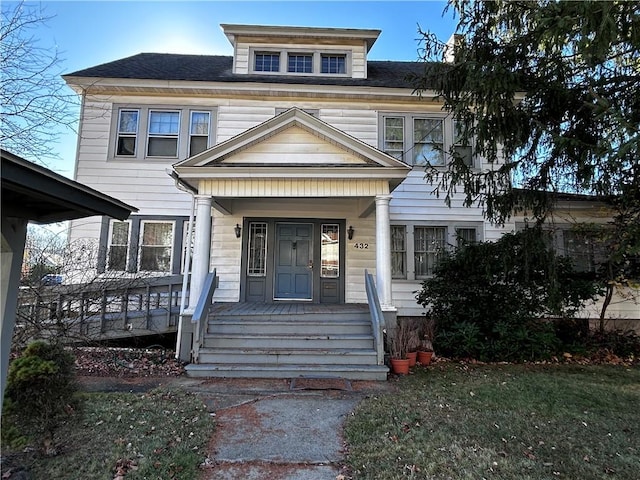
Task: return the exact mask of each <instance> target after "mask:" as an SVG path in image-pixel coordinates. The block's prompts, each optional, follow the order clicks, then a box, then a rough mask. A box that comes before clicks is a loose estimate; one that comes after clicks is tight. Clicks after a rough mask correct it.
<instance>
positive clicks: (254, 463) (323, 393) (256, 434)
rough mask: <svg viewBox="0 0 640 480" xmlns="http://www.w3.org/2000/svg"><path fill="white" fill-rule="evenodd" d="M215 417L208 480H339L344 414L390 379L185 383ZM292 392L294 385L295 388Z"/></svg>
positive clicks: (386, 386)
mask: <svg viewBox="0 0 640 480" xmlns="http://www.w3.org/2000/svg"><path fill="white" fill-rule="evenodd" d="M182 384H183V386H185V388H188V389H190V390H192V391H196V392H198V393H199V394H200V395H202V396H203V398H204V399H205V402H206V404H207V406H208V407H209V409H210V410H211V411H212V412H213V413H215V415H216V431H215V434H214V436H213V438H212V441H211V443H210V448H209V458H208V462H207V463H208V464H209V467H208V469H207V470H206V475H205V477H204V478H205V479H207V480H214V479H215V480H236V479H243V480H262V479H273V480H276V479H278V480H335V479H336V477H338V475H340V473H341V468H342V465H343V463H344V456H343V446H344V443H343V438H342V426H343V422H344V420H345V417H346V416H347V415H349V413H350V412H351V411H353V409H354V408H355V407H356V405H357V404H358V403H359V402H360V401H361V400H362V399H363V398H364V397H365V396H366V395H367V394H369V393H374V392H378V393H379V392H381V391H388V390H389V389H390V385H389V384H388V383H386V382H345V381H339V380H331V381H326V380H304V381H302V380H296V381H295V382H294V383H293V385H291V381H287V380H259V379H252V380H209V381H205V382H202V381H200V380H197V379H192V380H184V381H183V382H182ZM292 387H293V388H292Z"/></svg>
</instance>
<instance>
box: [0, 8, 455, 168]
mask: <svg viewBox="0 0 640 480" xmlns="http://www.w3.org/2000/svg"><path fill="white" fill-rule="evenodd" d="M25 3H28V4H31V5H40V6H41V7H42V10H43V15H44V16H46V17H52V18H50V19H49V20H47V21H46V23H44V24H43V25H42V27H41V28H38V30H37V31H34V32H32V33H33V34H34V35H35V36H36V38H37V39H38V41H39V46H40V47H42V48H57V51H58V56H59V57H60V58H61V59H62V62H61V68H62V72H63V73H71V72H74V71H76V70H80V69H83V68H87V67H91V66H95V65H99V64H101V63H105V62H109V61H112V60H117V59H120V58H124V57H128V56H130V55H135V54H137V53H141V52H156V53H190V54H205V55H231V54H232V49H231V44H230V43H229V41H228V40H227V38H226V37H225V36H224V34H223V33H222V30H221V29H220V24H222V23H237V24H251V25H254V24H258V25H288V26H309V27H342V28H368V29H379V30H381V31H382V33H381V34H380V37H379V38H378V40H377V42H376V44H375V45H374V46H373V48H372V50H371V52H370V53H369V58H370V59H372V60H408V61H412V60H416V59H417V58H418V47H419V44H418V33H417V29H418V25H419V26H420V27H421V28H422V29H423V30H431V31H433V32H434V33H436V34H437V35H438V36H439V37H440V38H441V39H442V40H447V39H448V38H449V37H450V36H451V34H452V33H453V30H454V28H455V19H454V18H453V16H452V14H451V13H446V14H444V15H443V10H444V7H445V2H441V1H409V2H407V1H351V2H342V1H328V0H325V1H301V0H298V1H284V2H272V1H257V2H256V1H253V2H249V1H211V0H201V1H180V2H176V1H160V2H158V1H142V0H138V1H129V2H121V1H63V2H59V1H46V0H43V1H39V2H33V1H27V2H25ZM12 5H15V3H14V2H7V1H3V2H2V8H3V9H5V8H11V6H12ZM54 148H55V150H56V153H57V154H58V156H59V157H61V161H59V162H58V163H56V164H49V167H50V168H52V169H53V170H55V171H57V172H59V173H61V174H63V175H66V176H68V177H72V175H73V165H74V162H75V155H76V134H75V133H73V132H70V131H66V132H63V134H62V135H61V137H60V142H59V143H58V144H57V145H55V146H54Z"/></svg>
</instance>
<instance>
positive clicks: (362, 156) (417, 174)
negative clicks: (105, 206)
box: [64, 25, 515, 378]
mask: <svg viewBox="0 0 640 480" xmlns="http://www.w3.org/2000/svg"><path fill="white" fill-rule="evenodd" d="M222 29H223V31H224V33H225V35H226V36H227V38H228V39H229V41H230V42H231V44H232V46H233V52H234V53H233V56H232V57H228V56H199V55H175V54H156V53H142V54H138V55H134V56H132V57H129V58H124V59H121V60H116V61H113V62H110V63H106V64H103V65H98V66H95V67H91V68H87V69H85V70H80V71H77V72H74V73H71V74H69V75H65V76H64V79H65V81H66V82H67V83H68V85H70V86H71V87H72V88H73V89H74V90H75V91H76V92H77V93H78V94H79V95H81V97H82V113H81V124H80V127H81V128H80V138H79V144H78V158H77V166H76V179H77V180H78V181H80V182H83V183H85V184H87V185H91V186H94V187H96V188H99V189H100V190H101V191H103V192H105V193H107V194H109V195H112V196H114V197H117V198H119V199H121V200H122V201H123V202H126V203H129V204H131V205H135V206H136V207H137V208H138V209H139V212H138V213H137V214H136V215H132V216H131V218H130V219H129V220H127V221H113V220H109V219H107V218H95V220H94V221H93V222H87V221H82V222H76V223H73V224H72V226H71V233H70V236H71V239H72V240H73V239H77V238H85V237H91V238H96V239H100V245H101V246H102V247H103V248H102V249H101V251H103V252H104V254H103V255H102V256H101V260H100V264H99V265H97V266H96V267H97V268H98V270H99V271H102V270H105V269H116V270H126V271H130V272H137V271H153V272H157V273H158V274H179V273H181V269H182V264H183V259H184V255H185V251H187V250H188V249H187V243H189V242H188V241H187V239H188V238H189V237H188V231H189V228H188V226H189V224H190V222H189V219H190V218H191V214H192V212H193V213H194V214H195V215H194V216H195V235H194V240H193V244H194V256H193V269H192V276H191V281H190V299H191V300H190V305H189V306H188V307H189V308H188V310H187V313H192V312H193V310H194V308H195V303H196V300H197V298H198V297H199V296H200V293H201V292H202V291H203V288H204V287H203V285H204V283H205V277H206V275H207V273H208V272H210V271H212V270H213V269H215V271H216V273H217V277H218V285H217V288H216V290H215V293H214V297H213V298H214V302H215V304H216V305H221V304H224V305H227V306H228V304H229V303H232V304H236V305H244V306H246V305H262V306H264V308H267V307H269V308H272V309H275V310H272V315H273V312H274V311H275V312H276V313H278V312H279V313H283V312H282V309H283V306H284V305H287V306H291V305H294V306H296V309H302V310H304V311H306V312H307V314H306V315H307V316H306V317H304V318H302V319H298V320H297V322H298V323H297V324H296V325H298V326H302V325H303V324H304V323H305V322H306V321H307V320H305V319H309V318H311V316H310V314H309V310H310V308H311V307H310V306H314V308H316V309H320V310H322V309H323V307H326V309H325V310H326V311H329V312H331V313H330V317H329V318H322V319H316V320H314V321H313V322H312V325H311V326H310V327H309V328H310V332H307V337H306V341H305V340H302V342H301V343H296V342H293V341H292V340H291V339H290V338H285V339H274V340H273V343H272V344H269V340H268V339H269V338H272V337H269V336H268V335H266V334H265V333H264V332H261V334H262V335H263V337H264V338H261V340H262V341H263V342H264V345H262V344H261V345H262V346H259V345H258V343H259V342H258V343H256V342H250V341H249V340H246V339H244V340H242V341H240V339H239V336H240V333H241V332H242V333H243V334H245V333H246V332H247V329H248V327H247V321H246V317H245V318H244V320H245V323H244V325H243V326H236V328H237V329H238V330H237V331H236V330H234V331H233V332H232V334H229V335H231V337H229V338H227V337H224V335H227V333H228V332H227V333H224V332H225V328H223V327H219V326H215V325H213V322H215V320H212V324H211V325H209V327H208V328H209V331H208V333H205V338H204V343H202V344H201V345H200V346H201V347H202V348H204V350H202V349H200V350H198V348H197V346H196V347H195V348H194V345H195V343H197V340H196V341H194V344H192V343H191V333H190V332H191V329H190V327H189V323H188V322H186V321H183V324H182V327H183V331H182V332H181V335H185V336H186V338H187V340H186V341H184V342H183V345H185V347H184V348H183V350H186V353H185V351H183V352H182V356H183V357H185V358H188V353H189V351H191V353H192V354H194V353H195V355H194V356H193V357H192V360H194V361H198V362H199V363H200V364H204V363H209V364H210V365H209V367H208V368H209V369H208V370H207V372H206V373H202V374H219V375H246V376H250V375H252V376H255V375H262V374H265V373H264V372H262V373H257V372H256V371H255V370H253V371H251V372H249V371H248V370H247V369H243V368H240V367H238V366H237V365H238V363H239V361H237V362H235V363H234V366H233V367H228V368H226V367H225V368H222V367H219V365H218V364H219V363H220V362H221V360H214V356H213V354H212V355H211V356H210V357H206V358H209V360H204V359H205V355H204V354H205V353H207V352H208V353H211V351H210V350H213V349H214V347H215V346H216V345H217V347H218V348H228V349H232V348H235V354H236V355H237V356H239V352H241V353H242V354H246V353H248V352H252V353H255V351H256V350H258V349H263V350H264V351H262V353H264V355H265V356H263V357H259V358H258V357H256V358H254V360H253V361H250V362H249V363H251V364H260V363H262V364H269V365H280V364H281V363H286V361H287V360H288V361H289V362H290V363H292V364H299V363H302V360H301V359H300V358H299V357H296V356H295V352H298V351H301V350H303V346H302V345H304V346H305V347H304V348H312V342H311V341H310V339H311V337H313V334H317V335H316V336H323V335H324V336H325V337H331V336H332V335H333V334H335V335H336V336H337V335H339V334H343V335H351V334H347V333H344V332H343V333H336V331H335V330H334V331H331V332H328V333H327V332H326V331H325V330H323V328H325V327H326V324H330V323H331V320H335V319H336V318H339V317H341V316H342V313H340V308H343V310H349V308H352V309H353V308H355V307H356V306H360V305H362V304H366V303H367V301H368V299H367V294H366V289H365V270H368V271H369V272H371V273H374V274H375V278H376V282H375V283H376V287H377V292H378V295H379V299H380V304H381V309H382V311H383V312H384V316H385V317H386V318H387V321H389V320H392V319H395V317H396V316H416V315H421V313H422V307H420V306H419V305H418V304H417V303H416V301H415V293H414V292H415V291H416V290H417V289H418V288H419V285H420V282H421V280H422V279H424V278H426V277H428V276H429V275H430V274H431V272H432V268H433V265H434V263H435V261H436V257H437V252H438V250H439V249H440V248H442V247H444V246H446V245H455V244H456V242H457V241H458V238H459V237H462V238H464V239H467V240H469V239H471V240H478V241H480V240H494V239H496V238H498V237H499V236H500V235H501V234H502V233H503V232H505V231H511V230H513V229H514V228H515V223H513V224H507V225H504V226H502V227H496V226H493V225H491V224H489V223H488V222H486V221H484V219H483V215H482V211H481V209H480V208H465V207H463V206H462V201H461V198H460V199H457V201H456V199H454V201H453V202H452V205H451V207H447V206H446V205H445V204H444V202H443V200H442V199H441V198H437V197H436V196H435V195H434V194H433V193H432V188H431V186H430V185H427V184H426V183H425V180H424V178H423V177H424V165H425V164H426V163H427V162H429V163H431V164H432V165H440V164H444V163H445V162H447V158H446V156H445V155H443V154H442V153H440V150H439V149H438V147H444V150H445V151H446V150H448V148H449V147H450V146H452V145H457V144H456V142H457V138H456V125H454V122H453V121H452V120H451V118H449V117H447V115H446V113H445V112H443V110H442V109H441V104H440V103H438V102H437V101H434V100H432V99H431V97H430V95H428V92H427V94H424V95H422V96H421V97H418V96H417V95H416V94H415V93H414V89H413V87H412V85H411V83H410V82H409V81H408V80H407V75H408V74H410V73H416V74H419V73H420V71H421V69H423V68H424V66H423V64H421V63H419V62H396V61H369V60H368V59H367V54H368V52H369V51H370V49H371V48H372V46H373V45H374V43H375V42H376V40H377V38H378V36H379V34H380V31H379V30H363V29H343V28H307V27H277V26H255V25H222ZM457 147H458V148H459V152H460V153H461V154H463V155H464V156H465V158H466V159H467V161H468V162H470V165H471V166H472V167H473V168H477V169H483V168H489V166H488V165H487V164H485V163H483V159H482V158H477V157H475V156H473V155H472V152H471V146H469V145H464V144H459V145H457ZM329 306H331V307H329ZM303 307H304V308H303ZM278 308H280V310H278ZM336 309H337V310H336ZM302 310H301V311H302ZM214 317H215V316H214ZM220 318H222V316H220ZM252 318H253V317H252ZM269 318H270V319H271V321H272V323H273V322H275V320H274V319H273V316H271V317H269ZM263 320H264V319H263ZM220 321H221V322H223V323H224V322H225V321H229V322H230V320H229V319H227V318H226V317H225V318H222V320H220ZM266 321H268V320H266ZM294 321H295V320H294ZM309 321H311V320H309ZM227 327H228V326H227ZM229 328H230V327H229ZM282 328H283V329H285V330H286V328H285V327H284V326H283V327H282ZM366 328H368V329H369V330H368V333H367V335H371V325H370V324H369V325H368V327H366ZM301 329H302V327H301ZM294 330H296V328H295V327H294ZM373 330H374V332H373V333H374V337H375V327H374V328H373ZM216 332H217V333H216ZM360 334H363V333H362V332H361V333H358V334H356V333H354V334H352V335H356V336H357V335H360ZM198 335H199V334H198V332H197V331H196V332H195V334H194V338H196V339H197V338H198ZM207 335H209V336H213V337H216V340H214V339H211V338H209V339H207V338H208V337H207ZM233 335H236V336H235V337H233ZM274 335H275V334H274ZM232 337H233V338H232ZM265 338H267V340H265ZM354 338H355V337H354ZM352 340H353V338H352ZM279 341H281V342H282V343H283V344H285V345H290V351H288V352H286V353H284V352H283V350H281V348H284V347H281V346H279V345H280V344H279V343H278V342H279ZM368 341H369V343H372V342H371V340H368ZM216 342H219V343H218V344H216ZM234 342H236V343H234ZM287 342H289V343H287ZM373 343H375V341H374V342H373ZM214 344H215V345H214ZM234 345H235V347H233V346H234ZM313 345H315V344H313ZM189 346H191V348H189ZM313 348H316V347H313ZM328 348H329V347H328V346H326V345H324V346H322V345H320V344H318V346H317V349H320V350H323V349H324V350H323V351H325V352H326V351H327V349H328ZM337 348H339V349H342V350H343V352H342V353H344V351H345V350H350V351H352V350H355V349H356V346H355V345H350V344H345V345H342V346H339V347H337ZM367 348H368V349H369V350H370V349H371V347H367ZM207 349H209V350H207ZM275 349H277V352H276V357H277V358H275V360H274V358H272V357H268V356H266V355H267V354H266V353H265V352H266V351H267V350H269V351H271V352H273V351H274V350H275ZM374 350H375V349H374ZM294 351H295V352H294ZM198 352H200V355H199V358H196V357H198ZM230 353H234V352H230ZM343 357H344V356H343ZM216 358H217V357H216ZM325 358H326V355H325ZM319 363H322V362H319ZM336 363H339V361H338V360H336ZM343 363H347V362H343ZM364 363H369V364H373V366H374V367H375V366H376V365H377V364H379V363H380V361H379V359H378V360H377V361H376V360H375V359H374V360H373V361H371V360H367V361H366V362H364ZM211 365H214V366H213V367H211ZM215 365H218V366H215ZM280 366H281V365H280ZM369 366H371V365H369ZM377 367H378V368H377V370H375V371H376V372H377V373H375V374H373V375H372V376H371V377H366V375H360V378H381V375H383V374H382V373H380V372H381V371H382V370H381V369H380V368H379V367H380V365H377ZM203 368H204V367H203ZM274 368H276V367H274ZM372 368H373V367H372ZM347 370H348V369H347ZM347 370H344V369H343V370H341V371H338V369H336V370H335V371H331V370H330V369H325V370H323V371H324V372H325V373H326V374H336V375H337V374H340V375H342V376H352V377H353V378H357V377H358V375H359V374H358V375H357V374H351V373H349V372H348V371H347ZM305 371H306V370H305ZM310 371H312V372H313V371H314V370H313V368H312V369H311V370H310ZM345 372H346V373H345ZM289 373H290V372H289ZM192 374H197V372H196V370H195V367H194V369H193V370H192ZM286 374H288V373H283V371H281V370H280V371H278V372H277V373H275V374H274V375H286ZM265 375H267V374H265Z"/></svg>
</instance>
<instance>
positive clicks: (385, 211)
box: [376, 195, 395, 310]
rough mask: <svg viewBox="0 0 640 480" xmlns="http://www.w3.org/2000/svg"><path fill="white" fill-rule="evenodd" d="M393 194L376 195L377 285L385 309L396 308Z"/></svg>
mask: <svg viewBox="0 0 640 480" xmlns="http://www.w3.org/2000/svg"><path fill="white" fill-rule="evenodd" d="M390 200H391V195H378V196H376V287H377V289H378V297H379V298H380V306H381V307H382V309H383V310H395V307H394V306H393V299H392V298H391V297H392V296H391V225H390V220H389V201H390Z"/></svg>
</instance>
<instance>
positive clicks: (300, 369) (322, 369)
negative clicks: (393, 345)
mask: <svg viewBox="0 0 640 480" xmlns="http://www.w3.org/2000/svg"><path fill="white" fill-rule="evenodd" d="M186 371H187V374H188V375H189V376H190V377H204V378H208V377H224V378H298V377H308V376H313V377H326V378H345V379H347V380H386V379H387V373H388V371H389V369H388V368H387V367H385V366H384V365H274V364H243V365H238V364H230V365H217V364H189V365H187V366H186Z"/></svg>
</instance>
